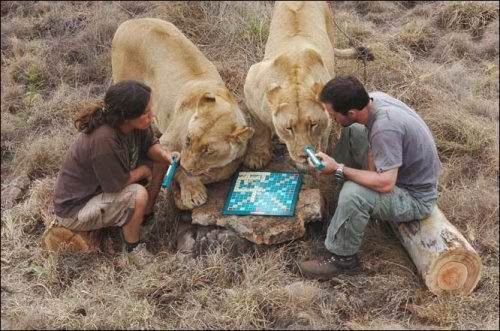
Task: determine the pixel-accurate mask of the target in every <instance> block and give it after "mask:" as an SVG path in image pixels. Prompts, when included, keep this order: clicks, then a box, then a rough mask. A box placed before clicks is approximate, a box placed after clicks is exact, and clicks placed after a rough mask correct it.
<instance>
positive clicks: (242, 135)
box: [228, 126, 255, 143]
mask: <svg viewBox="0 0 500 331" xmlns="http://www.w3.org/2000/svg"><path fill="white" fill-rule="evenodd" d="M254 132H255V130H254V129H253V128H252V127H250V126H236V127H235V128H234V130H233V132H231V134H230V135H229V137H228V138H229V141H232V142H237V143H242V142H245V141H248V140H249V139H250V138H252V136H253V134H254Z"/></svg>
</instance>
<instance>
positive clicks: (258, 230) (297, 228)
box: [191, 181, 321, 245]
mask: <svg viewBox="0 0 500 331" xmlns="http://www.w3.org/2000/svg"><path fill="white" fill-rule="evenodd" d="M229 186H230V182H229V181H224V182H219V183H214V184H212V185H209V186H208V187H207V190H208V200H207V202H206V203H205V204H204V205H202V206H200V207H197V208H195V209H193V211H192V215H191V217H192V223H193V224H200V225H205V226H206V225H217V226H220V227H225V228H228V229H231V230H233V231H234V232H236V233H237V234H238V235H239V236H241V237H243V238H245V239H247V240H249V241H251V242H254V243H256V244H267V245H270V244H277V243H282V242H285V241H290V240H294V239H297V238H300V237H302V236H303V235H304V234H305V226H304V225H305V223H308V222H315V221H321V207H320V200H321V199H320V192H319V189H307V188H304V189H302V190H301V191H300V193H299V198H298V201H297V206H296V213H295V216H292V217H278V216H256V215H255V216H254V215H249V216H240V215H223V214H222V210H223V207H224V202H225V199H226V196H227V192H228V190H229Z"/></svg>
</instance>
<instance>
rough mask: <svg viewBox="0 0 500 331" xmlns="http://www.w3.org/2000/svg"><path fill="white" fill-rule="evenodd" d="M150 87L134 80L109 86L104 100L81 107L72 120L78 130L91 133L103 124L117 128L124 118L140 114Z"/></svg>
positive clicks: (131, 117) (145, 105) (147, 97)
mask: <svg viewBox="0 0 500 331" xmlns="http://www.w3.org/2000/svg"><path fill="white" fill-rule="evenodd" d="M150 97H151V88H150V87H149V86H147V85H146V84H144V83H141V82H139V81H135V80H124V81H121V82H118V83H116V84H114V85H112V86H110V87H109V89H108V90H107V91H106V95H105V96H104V101H99V102H98V103H97V104H94V105H92V106H90V107H85V108H84V109H82V110H81V111H80V112H79V113H78V115H77V118H76V119H75V121H74V124H75V127H76V128H77V130H78V131H80V132H84V133H86V134H90V133H92V132H93V131H94V130H95V129H97V128H98V127H100V126H101V125H103V124H107V125H109V126H110V127H113V128H118V126H119V125H121V124H122V123H123V122H124V121H125V120H127V119H133V118H137V117H139V116H141V115H142V114H143V113H144V111H145V110H146V107H147V105H148V103H149V99H150Z"/></svg>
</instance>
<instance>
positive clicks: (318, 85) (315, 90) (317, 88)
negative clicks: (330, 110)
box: [311, 82, 325, 102]
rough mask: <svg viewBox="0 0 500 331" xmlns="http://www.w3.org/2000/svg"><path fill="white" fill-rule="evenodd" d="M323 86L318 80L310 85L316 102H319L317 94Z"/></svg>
mask: <svg viewBox="0 0 500 331" xmlns="http://www.w3.org/2000/svg"><path fill="white" fill-rule="evenodd" d="M323 86H325V84H323V83H318V82H316V83H314V84H313V86H311V91H312V93H313V94H314V97H315V100H316V101H318V102H319V94H320V93H321V90H322V89H323Z"/></svg>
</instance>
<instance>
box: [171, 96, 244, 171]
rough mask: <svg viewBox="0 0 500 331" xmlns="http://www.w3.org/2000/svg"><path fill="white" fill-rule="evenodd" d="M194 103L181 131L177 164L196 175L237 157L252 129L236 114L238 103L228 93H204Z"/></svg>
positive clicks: (242, 150) (223, 164)
mask: <svg viewBox="0 0 500 331" xmlns="http://www.w3.org/2000/svg"><path fill="white" fill-rule="evenodd" d="M194 107H195V112H194V114H193V115H192V116H191V118H190V120H189V124H188V127H187V132H186V133H185V135H183V142H182V146H183V148H182V149H181V166H182V167H183V168H184V169H185V170H187V171H188V172H190V173H191V174H192V175H196V176H199V175H203V174H206V173H208V172H209V171H210V169H214V168H219V167H222V166H225V165H227V164H229V163H230V162H232V161H233V160H235V159H236V158H238V157H241V156H242V155H243V154H244V153H245V151H246V147H247V142H248V140H249V139H250V138H251V137H252V135H253V132H254V130H253V129H252V128H251V127H249V126H246V125H245V124H244V119H238V118H236V115H235V114H236V112H235V109H234V108H235V107H238V106H237V103H236V102H235V101H234V100H233V99H232V98H230V97H229V98H228V97H227V96H224V95H222V96H221V95H214V94H211V93H206V94H205V95H203V96H202V97H201V98H200V101H199V102H198V103H197V104H196V105H195V106H194Z"/></svg>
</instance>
